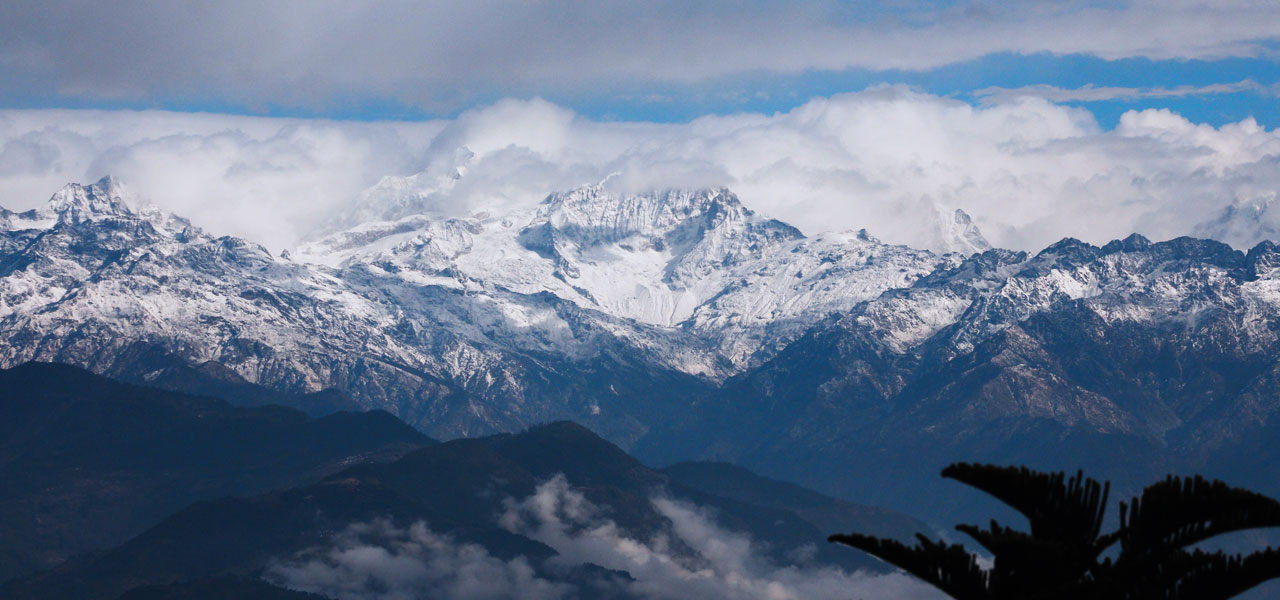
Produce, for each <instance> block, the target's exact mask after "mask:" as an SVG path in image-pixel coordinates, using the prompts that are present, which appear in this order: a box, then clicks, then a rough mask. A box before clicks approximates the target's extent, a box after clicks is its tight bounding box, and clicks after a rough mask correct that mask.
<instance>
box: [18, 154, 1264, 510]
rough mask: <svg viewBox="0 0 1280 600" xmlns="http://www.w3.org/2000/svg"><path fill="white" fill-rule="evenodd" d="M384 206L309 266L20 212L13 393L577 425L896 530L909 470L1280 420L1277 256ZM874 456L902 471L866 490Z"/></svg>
mask: <svg viewBox="0 0 1280 600" xmlns="http://www.w3.org/2000/svg"><path fill="white" fill-rule="evenodd" d="M438 175H439V177H438V179H440V181H446V182H447V180H448V177H449V174H447V173H443V174H438ZM437 183H438V182H437ZM441 185H445V184H441ZM391 187H394V186H391ZM389 190H391V188H390V187H388V188H387V190H383V191H382V192H381V193H385V194H392V191H389ZM392 195H393V194H392ZM377 197H378V196H376V195H371V196H369V197H368V198H366V201H367V202H365V203H364V204H362V205H361V206H359V207H357V212H358V213H359V214H360V215H373V218H375V219H382V218H384V217H387V218H388V220H373V221H365V222H360V223H358V224H355V225H352V226H350V227H348V228H346V229H343V230H341V231H338V232H335V233H332V234H329V235H327V236H325V237H322V238H320V239H317V240H314V241H312V242H310V243H308V244H306V245H304V246H302V247H299V248H297V249H296V251H295V252H293V253H292V254H291V255H289V256H286V255H281V256H273V255H271V254H270V253H269V252H267V251H266V250H265V249H263V248H261V247H259V246H257V245H255V244H251V243H249V242H245V241H243V240H238V239H235V238H230V237H214V236H211V235H208V234H207V233H204V232H202V231H200V230H199V229H198V228H196V227H194V226H192V225H191V224H190V223H187V222H186V221H184V220H182V219H181V218H179V217H174V216H170V215H167V214H165V213H163V211H159V210H155V209H140V208H139V209H135V208H133V207H131V203H132V201H130V200H129V199H128V197H127V195H126V194H124V193H122V192H121V191H120V190H119V186H118V184H116V183H115V182H113V181H111V180H104V181H102V182H99V183H97V184H94V185H89V186H76V185H72V186H68V187H67V188H65V189H64V190H62V191H60V192H59V193H58V194H57V195H55V197H54V200H53V201H52V202H51V203H50V205H49V206H48V207H46V208H44V209H40V210H36V211H28V212H27V213H11V212H7V211H5V212H0V276H2V279H0V331H3V333H4V334H5V335H6V337H7V339H9V340H11V342H10V343H9V344H8V345H6V346H4V347H2V348H0V366H10V365H14V364H18V363H21V362H26V361H28V360H47V361H59V362H68V363H72V364H77V365H81V366H84V367H87V368H89V369H91V370H94V371H96V372H99V373H107V374H111V375H113V376H117V377H122V378H124V379H128V380H135V381H149V380H163V379H165V377H166V372H165V370H164V369H165V368H164V367H158V366H156V365H157V364H158V363H157V362H156V361H142V362H140V361H139V360H137V357H138V356H143V355H146V356H156V355H163V356H168V357H172V358H173V360H177V361H182V362H185V363H186V364H190V365H204V364H216V365H221V366H223V367H225V368H226V369H228V370H230V371H231V372H233V373H234V374H235V375H237V376H239V377H242V378H243V379H245V380H247V381H249V382H252V383H257V384H262V385H265V386H268V387H272V388H275V389H277V390H281V391H285V392H290V393H298V392H314V391H317V390H321V389H326V388H335V389H338V390H341V391H342V392H344V393H346V394H348V395H350V396H351V398H352V399H353V400H354V401H355V402H356V403H358V404H359V405H361V406H364V407H367V408H372V407H379V408H385V409H387V410H389V411H391V412H393V413H395V414H396V415H398V416H400V417H401V418H404V419H405V420H407V421H409V422H410V423H412V424H414V425H415V426H417V427H419V428H420V429H423V430H424V431H426V432H427V433H429V434H431V435H434V436H437V437H442V438H451V437H457V436H462V435H475V434H479V433H487V432H497V431H509V430H517V429H520V428H522V427H524V426H527V425H529V424H532V423H537V422H545V421H551V420H556V419H572V420H576V421H579V422H582V423H584V424H585V425H587V426H589V427H591V428H592V429H593V430H596V431H599V432H600V433H602V434H603V435H605V436H606V437H607V438H609V439H611V440H613V441H616V442H618V443H620V444H622V445H623V446H624V447H628V448H633V449H636V450H637V451H639V452H641V454H642V455H644V456H646V457H648V458H650V459H652V460H677V459H687V458H692V457H709V458H723V459H728V460H733V461H736V462H740V463H745V464H747V465H749V466H755V467H757V468H759V469H762V470H764V471H765V472H767V473H769V474H772V475H777V476H780V477H784V478H790V479H799V480H800V481H801V482H802V483H806V484H809V485H811V486H815V487H818V488H819V489H823V490H825V491H833V492H838V493H840V494H842V495H845V496H846V497H855V496H856V497H864V495H866V494H871V495H872V496H875V495H876V494H880V496H879V497H880V498H882V499H883V500H884V501H885V502H889V501H896V500H897V499H898V498H899V496H898V495H901V494H904V493H907V492H906V491H905V490H906V487H905V486H907V485H908V483H910V480H909V479H902V480H901V482H899V483H895V481H897V480H896V479H894V477H895V476H894V474H893V473H892V471H891V469H890V467H891V466H895V465H896V466H897V467H902V466H903V463H902V462H901V459H899V458H895V457H900V456H906V457H908V459H909V460H908V462H911V461H915V462H917V463H919V464H918V465H916V466H918V467H919V469H920V472H921V473H925V474H927V476H928V477H930V478H932V477H933V476H934V474H935V473H936V470H937V468H939V467H941V466H942V465H943V464H946V462H949V461H951V460H956V459H965V460H968V459H973V458H975V456H976V457H981V456H989V457H992V458H997V457H999V456H1002V455H1001V454H1000V452H1004V451H1010V452H1012V454H1009V456H1027V457H1028V460H1031V459H1034V458H1036V457H1037V456H1039V457H1042V458H1043V457H1048V458H1047V459H1049V458H1051V459H1052V460H1051V461H1050V462H1053V461H1058V459H1061V461H1059V462H1061V463H1062V464H1063V466H1071V465H1068V464H1067V463H1069V462H1071V461H1073V460H1074V461H1076V462H1080V461H1085V462H1087V461H1088V460H1094V459H1097V461H1102V460H1103V455H1102V454H1097V455H1096V456H1094V455H1091V454H1088V453H1089V452H1093V451H1092V450H1089V449H1088V448H1086V447H1085V446H1084V445H1082V444H1083V442H1082V441H1081V440H1086V439H1087V440H1093V442H1097V444H1095V445H1098V444H1100V445H1099V446H1098V447H1112V448H1121V449H1124V451H1125V452H1130V453H1132V454H1133V455H1134V456H1138V457H1140V459H1141V460H1140V462H1142V465H1143V467H1142V468H1143V469H1146V470H1156V471H1158V470H1159V469H1161V468H1165V467H1178V468H1182V467H1186V468H1192V467H1196V466H1197V465H1199V466H1203V465H1209V464H1211V463H1212V461H1214V460H1217V459H1216V458H1215V457H1216V456H1218V454H1216V453H1217V452H1218V451H1219V450H1221V449H1225V448H1229V447H1231V446H1232V445H1233V444H1237V443H1238V442H1240V441H1241V440H1247V439H1255V438H1256V433H1257V432H1258V431H1261V430H1262V428H1264V427H1267V426H1269V424H1270V423H1271V422H1272V420H1273V417H1274V415H1275V414H1276V412H1277V411H1276V408H1277V406H1280V403H1277V398H1276V394H1275V392H1274V391H1272V390H1274V389H1276V388H1275V386H1274V385H1273V383H1274V382H1275V381H1276V378H1277V375H1278V374H1280V360H1277V357H1280V347H1278V346H1277V336H1278V335H1280V334H1278V333H1277V332H1278V331H1280V277H1277V273H1278V272H1277V270H1276V268H1277V266H1278V265H1280V254H1278V251H1277V248H1276V247H1275V246H1274V245H1273V244H1270V243H1263V244H1260V245H1258V246H1257V247H1255V248H1253V249H1252V250H1250V251H1249V252H1248V253H1244V252H1240V251H1237V250H1234V249H1232V248H1231V247H1229V246H1226V245H1225V244H1221V243H1218V242H1214V241H1209V240H1198V239H1192V238H1179V239H1175V240H1169V241H1164V242H1151V241H1149V240H1146V239H1145V238H1142V237H1141V236H1136V235H1135V236H1132V237H1129V238H1127V239H1124V240H1117V241H1114V242H1111V243H1109V244H1106V245H1104V246H1101V247H1099V246H1092V245H1089V244H1085V243H1083V242H1079V241H1076V240H1071V239H1067V240H1063V241H1061V242H1059V243H1057V244H1055V245H1053V246H1050V247H1049V248H1046V249H1044V250H1043V251H1041V252H1039V253H1036V254H1034V255H1032V254H1028V253H1024V252H1011V251H1007V250H1001V249H990V248H989V246H988V245H987V244H986V242H985V241H984V240H982V238H981V236H980V234H979V233H978V232H977V230H976V227H974V226H973V224H972V222H971V221H970V220H969V219H968V218H967V217H966V216H964V214H963V213H962V212H958V213H956V214H954V215H945V216H946V217H947V219H944V220H943V221H938V224H937V227H938V229H939V232H940V234H939V235H948V236H952V237H953V238H955V239H956V240H957V244H958V245H959V247H968V248H969V249H970V250H972V251H973V252H972V253H951V254H941V255H940V254H936V253H933V252H929V251H925V250H916V249H911V248H907V247H903V246H895V245H890V244H885V243H882V242H880V241H878V240H876V239H875V238H874V237H872V236H871V235H870V234H868V233H867V232H865V231H860V232H848V233H823V234H819V235H815V236H811V237H809V236H805V235H803V234H802V233H801V232H800V231H798V230H796V229H795V228H793V227H790V226H789V225H786V224H785V223H781V222H779V221H776V220H772V219H768V218H766V217H763V216H760V215H757V214H755V213H753V212H751V211H750V210H749V209H748V208H747V207H745V206H743V205H742V203H741V202H740V201H739V200H738V198H737V197H736V196H734V195H733V194H732V192H730V191H728V190H725V189H706V190H666V191H657V192H651V193H645V194H632V195H628V194H618V193H614V192H611V191H608V190H607V189H606V187H605V186H602V185H595V186H587V187H584V188H580V189H577V190H571V191H567V192H563V193H556V194H552V195H550V196H549V197H548V198H547V199H546V200H545V201H544V202H543V203H541V204H540V205H538V206H536V207H532V208H530V209H527V210H523V211H517V212H514V213H511V214H500V215H492V214H484V213H481V214H476V215H472V216H471V217H467V218H444V217H440V216H438V215H435V214H433V213H431V212H430V211H426V212H418V211H421V210H424V209H423V207H424V206H426V204H429V203H427V202H426V200H424V199H423V198H426V197H425V196H424V197H419V198H418V199H417V200H414V199H410V200H406V201H403V202H399V203H395V204H393V205H391V206H389V207H388V208H386V210H379V209H378V208H377V206H376V203H375V202H373V200H374V199H376V198H377ZM424 203H425V204H424ZM360 218H362V217H359V216H353V217H351V218H350V219H348V221H355V220H359V219H360ZM961 242H963V244H961ZM964 244H967V246H964ZM142 364H145V365H146V366H145V367H143V366H139V365H142ZM1251 436H1252V437H1251ZM1099 440H1104V441H1099ZM1091 443H1092V442H1091ZM1108 444H1110V446H1108ZM1046 445H1047V446H1046ZM917 446H918V447H922V448H926V449H928V451H927V452H916V451H914V450H913V449H914V448H916V447H917ZM1030 448H1036V449H1039V450H1037V451H1038V452H1039V454H1038V455H1037V454H1035V453H1032V454H1028V452H1030V450H1028V449H1030ZM1046 448H1048V449H1046ZM1099 452H1101V451H1099ZM864 456H877V457H880V458H879V459H877V460H872V461H867V460H863V461H862V463H860V464H864V466H865V465H875V466H874V467H872V466H866V468H861V467H859V468H860V469H861V470H858V469H848V467H849V465H850V464H851V462H855V461H856V459H855V457H864ZM886 457H887V458H886ZM1091 457H1092V458H1091ZM1001 462H1005V461H1004V460H1002V461H1001ZM935 463H937V464H935ZM1057 465H1058V463H1056V462H1055V463H1054V464H1050V465H1044V466H1046V467H1055V466H1057ZM908 466H910V465H908ZM1112 466H1114V464H1113V465H1112ZM912 468H914V467H912ZM841 469H848V473H842V474H839V475H838V476H837V475H833V473H837V472H839V471H840V470H841ZM1147 474H1148V473H1146V472H1145V471H1144V472H1143V473H1142V475H1143V476H1146V475H1147ZM1160 474H1161V473H1157V474H1156V475H1157V476H1159V475H1160ZM922 476H924V475H922ZM1136 476H1137V475H1136V474H1135V477H1136ZM895 486H896V487H895ZM921 497H922V498H923V496H921Z"/></svg>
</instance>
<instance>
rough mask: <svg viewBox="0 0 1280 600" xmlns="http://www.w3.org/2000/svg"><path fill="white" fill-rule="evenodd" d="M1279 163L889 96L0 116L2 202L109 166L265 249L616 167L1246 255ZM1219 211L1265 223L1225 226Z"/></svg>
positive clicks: (175, 206)
mask: <svg viewBox="0 0 1280 600" xmlns="http://www.w3.org/2000/svg"><path fill="white" fill-rule="evenodd" d="M466 148H469V149H470V152H469V153H468V152H466V151H465V149H466ZM468 157H470V158H468ZM1277 157H1280V133H1277V131H1275V130H1267V129H1265V128H1263V127H1261V126H1259V125H1258V124H1257V123H1256V122H1254V121H1252V120H1245V121H1242V122H1240V123H1232V124H1227V125H1223V126H1221V127H1212V126H1209V125H1203V124H1196V123H1192V122H1190V121H1188V120H1186V119H1185V118H1183V117H1181V116H1179V115H1177V114H1176V113H1173V112H1170V111H1167V110H1145V111H1140V112H1129V113H1126V114H1124V115H1123V116H1122V117H1121V119H1120V122H1119V125H1118V126H1117V127H1116V128H1115V129H1114V130H1103V129H1102V128H1100V127H1099V126H1098V124H1097V122H1096V121H1095V120H1094V118H1093V116H1092V115H1091V114H1090V113H1089V112H1087V111H1085V110H1082V109H1074V108H1070V107H1064V106H1061V105H1057V104H1053V103H1052V102H1049V101H1046V100H1043V99H1039V98H1018V99H1013V100H1008V101H1002V102H994V103H990V104H984V105H981V106H973V105H970V104H967V103H964V102H960V101H956V100H952V99H947V98H942V97H938V96H934V95H929V94H923V93H919V92H913V91H910V90H907V89H903V88H897V87H882V88H873V89H869V90H866V91H863V92H859V93H853V94H844V95H839V96H833V97H830V98H819V99H814V100H812V101H810V102H808V103H806V104H804V105H802V106H800V107H798V108H796V109H794V110H791V111H789V112H786V113H778V114H774V115H763V114H751V113H747V114H737V115H728V116H708V117H703V118H700V119H696V120H694V121H692V122H689V123H683V124H655V123H634V122H633V123H629V122H601V121H593V120H590V119H586V118H583V117H581V116H579V115H576V114H574V113H573V112H572V111H569V110H566V109H564V108H562V107H559V106H556V105H554V104H551V103H548V102H544V101H541V100H531V101H522V100H504V101H501V102H498V103H496V104H494V105H492V106H489V107H484V108H479V109H475V110H472V111H468V112H466V113H464V114H462V115H461V116H460V117H458V118H457V119H454V120H450V121H437V122H431V123H357V122H333V121H307V120H288V119H261V118H246V117H225V116H219V115H189V114H181V113H164V112H138V113H132V112H95V111H0V204H2V205H5V206H7V207H9V208H19V209H21V208H30V207H33V206H36V205H38V204H40V203H41V202H43V201H44V199H46V198H48V196H49V195H50V194H51V193H52V192H53V191H54V190H55V189H57V188H58V187H60V186H61V185H62V184H63V183H65V182H67V181H85V180H94V179H97V178H98V177H100V176H102V175H104V174H107V173H111V174H114V175H117V176H118V177H121V178H122V179H123V180H124V181H125V182H126V184H128V185H130V187H131V188H132V189H134V190H136V191H138V192H140V193H141V195H143V196H144V197H146V198H149V199H150V200H152V201H155V202H157V203H159V204H161V205H162V206H165V207H167V208H169V209H171V210H174V211H175V212H179V213H181V214H185V215H186V216H189V217H190V218H192V219H193V220H194V221H195V222H196V223H198V224H200V225H202V226H204V227H206V228H207V229H210V230H212V231H213V232H214V233H233V234H237V235H242V236H246V237H250V238H252V239H255V240H257V241H260V242H263V243H266V244H267V245H268V246H269V247H271V248H273V249H275V248H280V247H284V246H288V245H290V244H292V243H294V242H295V241H296V239H297V237H298V236H299V235H300V234H301V233H303V232H306V231H308V230H309V229H311V228H312V227H314V226H315V225H316V224H317V223H320V222H322V221H324V220H325V219H327V218H329V217H330V216H331V215H333V214H338V213H341V212H343V211H347V210H350V207H351V206H352V205H353V204H355V203H356V202H357V201H358V199H359V198H360V197H361V196H362V193H363V194H364V197H365V202H366V203H369V202H373V203H376V202H380V201H385V200H386V199H387V195H388V194H391V195H396V194H400V195H403V194H406V193H409V194H413V193H421V194H423V195H424V196H425V197H426V201H425V204H426V205H427V206H430V207H431V208H432V209H433V210H435V211H438V212H441V213H443V214H448V215H468V214H471V213H473V212H475V211H479V210H487V211H490V212H491V213H495V214H498V213H502V212H506V211H510V210H515V209H521V208H526V207H529V206H532V205H533V204H535V203H537V202H539V201H541V200H542V199H543V198H544V197H545V196H546V195H547V194H548V193H550V192H553V191H558V190H563V189H567V188H572V187H576V186H579V185H583V184H586V183H594V182H598V181H601V180H602V179H604V178H606V177H608V176H609V175H610V174H612V173H618V174H619V175H618V176H616V177H613V178H611V179H610V180H609V185H611V186H614V187H617V188H619V189H626V190H638V189H646V188H652V187H678V186H720V185H727V186H729V187H730V188H732V189H733V190H734V191H735V192H737V193H738V195H739V196H740V197H741V198H742V199H743V201H744V203H745V204H746V205H747V206H748V207H750V208H753V209H755V210H757V211H758V212H762V213H764V214H767V215H769V216H773V217H776V218H779V219H782V220H784V221H788V222H791V223H792V224H794V225H796V226H798V227H800V228H801V229H802V230H804V231H806V232H808V233H816V232H819V231H825V230H832V229H857V228H863V227H865V228H867V229H868V230H870V231H871V232H872V233H873V234H876V235H878V236H880V237H881V238H883V239H886V240H887V241H892V242H899V243H909V244H913V245H928V244H929V243H930V241H931V239H932V238H931V237H930V235H931V233H930V229H931V228H930V225H931V223H928V222H926V221H927V219H931V218H933V217H932V215H934V214H936V211H935V210H934V207H941V208H943V209H954V208H962V209H964V210H965V211H966V212H968V213H969V214H970V215H972V216H973V218H974V220H975V222H976V223H977V224H978V225H979V227H981V228H982V231H983V233H984V234H985V235H986V236H987V238H988V239H990V241H991V242H992V243H993V244H995V245H997V246H1003V247H1008V248H1015V249H1026V250H1038V249H1039V248H1042V247H1044V246H1045V245H1048V244H1050V243H1053V242H1055V241H1057V240H1058V239H1061V238H1063V237H1067V236H1072V237H1078V238H1081V239H1084V240H1086V241H1089V242H1093V243H1103V242H1106V241H1109V240H1111V239H1115V238H1120V237H1124V236H1126V235H1128V234H1130V233H1133V232H1139V233H1142V234H1144V235H1147V236H1149V237H1152V238H1156V239H1165V238H1170V237H1175V236H1179V235H1188V234H1205V235H1216V236H1218V237H1220V238H1221V239H1224V240H1225V241H1228V242H1230V243H1233V244H1236V245H1238V246H1248V245H1251V244H1253V243H1255V242H1257V241H1258V240H1259V239H1260V238H1261V237H1269V236H1273V235H1274V234H1275V231H1276V227H1280V208H1277V209H1273V205H1275V204H1276V202H1275V201H1274V196H1275V192H1276V190H1280V169H1277V168H1276V166H1277V162H1278V161H1280V159H1278V158H1277ZM459 167H461V172H462V176H461V177H460V178H457V179H456V180H455V179H454V178H453V177H452V174H453V173H454V172H455V170H456V169H457V168H459ZM419 171H421V172H424V173H425V175H423V176H420V177H418V178H416V179H396V178H392V179H388V180H386V181H384V182H383V184H382V185H381V186H379V187H378V188H376V189H375V190H374V191H373V192H368V193H364V192H362V190H365V189H366V188H368V187H369V186H371V185H374V184H375V183H377V182H378V181H379V180H380V179H381V177H382V176H383V175H407V174H410V173H415V172H419ZM1226 211H1233V212H1231V214H1232V215H1235V216H1234V217H1233V218H1234V219H1236V220H1241V219H1243V220H1246V221H1248V220H1250V219H1252V221H1259V220H1261V221H1264V222H1266V223H1271V224H1272V225H1273V226H1267V227H1252V226H1251V225H1250V224H1249V223H1243V224H1242V223H1238V222H1235V221H1232V222H1231V223H1227V224H1222V223H1218V224H1217V225H1214V223H1215V222H1216V221H1217V220H1218V219H1219V218H1220V217H1221V216H1222V215H1224V214H1227V212H1226ZM1249 215H1253V216H1249Z"/></svg>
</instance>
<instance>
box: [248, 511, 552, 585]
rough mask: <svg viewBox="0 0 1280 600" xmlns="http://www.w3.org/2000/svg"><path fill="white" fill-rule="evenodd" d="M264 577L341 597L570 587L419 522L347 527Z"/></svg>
mask: <svg viewBox="0 0 1280 600" xmlns="http://www.w3.org/2000/svg"><path fill="white" fill-rule="evenodd" d="M266 578H267V579H268V580H269V581H272V582H273V583H276V584H278V585H282V586H284V587H287V588H289V589H294V590H301V591H304V592H315V593H319V594H323V595H325V596H328V597H330V598H337V599H339V600H415V599H419V598H421V599H428V598H439V599H442V600H443V599H448V600H505V599H508V598H510V599H512V600H554V599H559V598H565V597H567V596H568V594H569V592H570V591H571V589H570V588H569V586H567V585H564V584H558V583H552V582H549V581H546V580H545V579H541V578H539V577H537V576H536V575H535V574H534V571H533V568H532V567H530V566H529V563H528V561H526V560H525V559H524V558H523V557H516V558H514V559H512V560H509V561H504V560H500V559H498V558H495V557H493V556H492V555H490V554H489V552H488V551H486V550H485V549H484V548H483V547H481V546H478V545H476V544H466V543H459V542H457V541H456V540H454V539H453V538H452V537H449V536H445V535H439V534H437V533H434V532H432V531H431V529H430V528H428V527H427V524H426V523H424V522H421V521H419V522H417V523H414V524H413V525H411V526H409V527H408V528H407V529H401V528H398V527H396V526H395V525H393V524H392V523H391V522H390V521H387V520H377V521H372V522H369V523H356V524H352V525H350V526H348V527H347V528H346V529H345V530H343V531H342V532H340V533H338V534H337V535H335V536H334V537H333V540H332V545H331V546H329V547H327V548H319V547H318V548H312V549H309V550H306V551H304V552H302V553H300V554H299V555H297V556H295V557H293V558H292V559H289V560H285V561H279V562H276V563H274V564H272V565H271V566H270V567H268V569H267V573H266Z"/></svg>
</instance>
